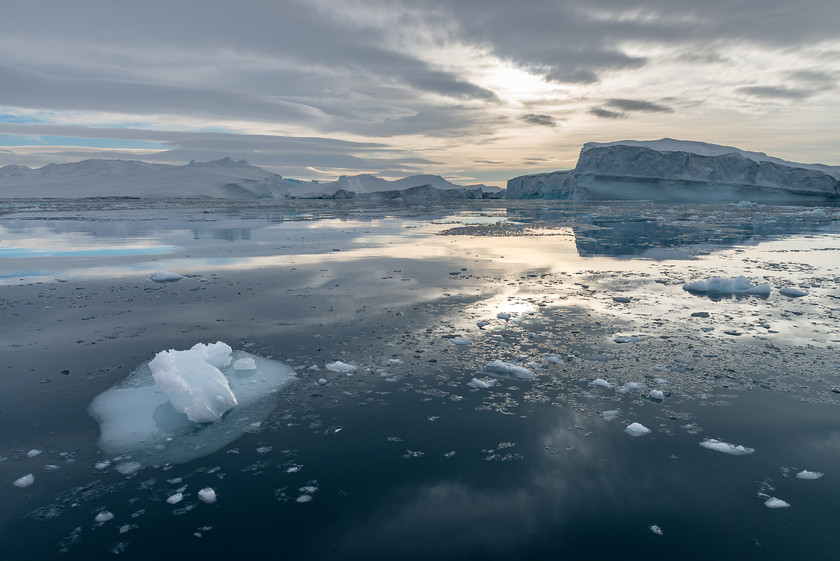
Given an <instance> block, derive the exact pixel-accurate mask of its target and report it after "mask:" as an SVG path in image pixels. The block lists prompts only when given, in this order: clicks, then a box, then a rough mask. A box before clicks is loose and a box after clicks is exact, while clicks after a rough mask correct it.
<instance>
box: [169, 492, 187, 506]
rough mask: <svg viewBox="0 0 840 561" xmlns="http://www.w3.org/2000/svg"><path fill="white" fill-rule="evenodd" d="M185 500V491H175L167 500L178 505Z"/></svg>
mask: <svg viewBox="0 0 840 561" xmlns="http://www.w3.org/2000/svg"><path fill="white" fill-rule="evenodd" d="M183 500H184V494H183V493H173V494H172V495H169V496H168V497H167V498H166V502H167V503H169V504H171V505H176V504H178V503H180V502H181V501H183Z"/></svg>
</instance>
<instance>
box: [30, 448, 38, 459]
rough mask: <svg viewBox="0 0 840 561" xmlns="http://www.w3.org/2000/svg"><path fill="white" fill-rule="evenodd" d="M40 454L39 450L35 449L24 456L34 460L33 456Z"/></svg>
mask: <svg viewBox="0 0 840 561" xmlns="http://www.w3.org/2000/svg"><path fill="white" fill-rule="evenodd" d="M40 453H41V451H40V450H38V449H37V448H33V449H32V450H30V451H29V452H27V453H26V456H27V457H28V458H34V457H35V456H37V455H38V454H40Z"/></svg>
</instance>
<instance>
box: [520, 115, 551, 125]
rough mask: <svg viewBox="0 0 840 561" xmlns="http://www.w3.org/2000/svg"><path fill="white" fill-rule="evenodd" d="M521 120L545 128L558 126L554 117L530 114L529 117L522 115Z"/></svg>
mask: <svg viewBox="0 0 840 561" xmlns="http://www.w3.org/2000/svg"><path fill="white" fill-rule="evenodd" d="M520 119H522V120H523V121H525V122H526V123H530V124H532V125H539V126H543V127H556V126H557V121H556V120H554V117H552V116H551V115H537V114H535V113H528V114H527V115H522V117H520Z"/></svg>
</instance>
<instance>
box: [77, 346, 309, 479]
mask: <svg viewBox="0 0 840 561" xmlns="http://www.w3.org/2000/svg"><path fill="white" fill-rule="evenodd" d="M247 359H251V360H253V361H254V366H255V368H254V369H247V370H241V369H237V368H236V367H235V365H236V363H237V361H240V360H247ZM240 364H241V363H240ZM294 378H295V373H294V372H293V371H292V369H291V368H289V367H288V366H286V365H284V364H281V363H279V362H277V361H274V360H269V359H267V358H263V357H260V356H256V355H251V354H249V353H246V352H243V351H233V350H231V348H230V347H229V346H228V345H226V344H225V343H222V342H217V343H214V344H211V345H205V344H201V343H199V344H197V345H195V346H193V347H192V348H191V349H189V350H188V351H172V350H170V351H162V352H160V353H158V354H157V355H156V356H155V358H154V359H152V360H150V361H147V362H145V363H143V364H141V365H139V366H138V367H137V368H135V369H134V370H133V371H132V372H131V374H129V375H128V377H127V378H125V379H124V380H122V381H121V382H118V383H117V384H116V385H115V386H114V387H112V388H110V389H108V390H106V391H104V392H103V393H101V394H99V395H97V396H96V397H95V398H94V399H93V401H92V402H91V404H90V406H89V407H88V412H89V413H90V415H91V416H92V417H93V418H94V419H96V421H97V422H99V429H100V438H99V447H100V448H101V449H102V450H103V451H105V452H106V453H107V454H110V455H119V454H131V458H132V461H131V462H128V463H123V464H119V465H118V466H117V467H116V469H117V470H118V471H120V473H123V474H124V475H131V474H132V473H134V472H136V471H137V470H138V469H140V468H141V466H142V465H143V464H152V465H162V464H166V463H183V462H187V461H190V460H192V459H195V458H199V457H202V456H206V455H208V454H211V453H213V452H215V451H217V450H219V449H220V448H222V447H223V446H225V445H226V444H229V443H230V442H233V441H234V440H236V439H237V438H239V436H241V435H242V434H244V433H245V432H246V431H248V430H253V427H254V426H255V425H254V423H255V422H259V421H260V420H262V419H265V418H267V417H268V415H269V414H270V413H271V411H272V410H273V409H274V403H273V401H272V400H271V399H268V397H269V396H270V395H271V394H272V393H274V392H276V391H278V390H279V389H280V388H282V387H284V386H285V385H287V384H288V383H289V382H291V381H292V380H293V379H294ZM141 462H142V463H141ZM129 468H130V469H129Z"/></svg>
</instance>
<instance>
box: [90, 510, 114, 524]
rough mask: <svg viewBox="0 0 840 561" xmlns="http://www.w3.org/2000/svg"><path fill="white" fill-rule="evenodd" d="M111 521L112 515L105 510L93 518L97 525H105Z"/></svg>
mask: <svg viewBox="0 0 840 561" xmlns="http://www.w3.org/2000/svg"><path fill="white" fill-rule="evenodd" d="M113 519H114V513H112V512H109V511H107V510H103V511H102V512H100V513H99V514H97V515H96V517H95V518H94V520H95V521H96V522H97V523H98V524H105V523H106V522H108V521H109V520H113Z"/></svg>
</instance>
